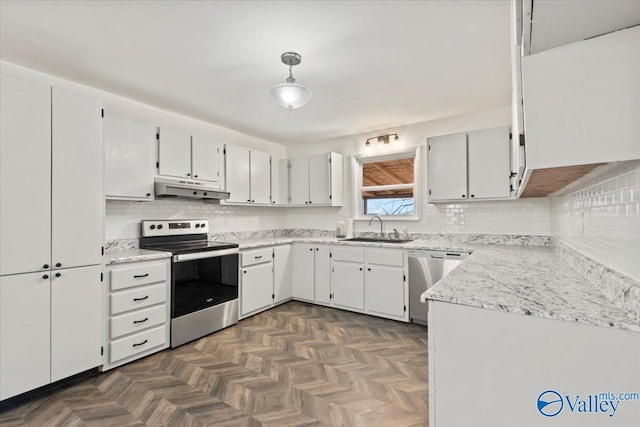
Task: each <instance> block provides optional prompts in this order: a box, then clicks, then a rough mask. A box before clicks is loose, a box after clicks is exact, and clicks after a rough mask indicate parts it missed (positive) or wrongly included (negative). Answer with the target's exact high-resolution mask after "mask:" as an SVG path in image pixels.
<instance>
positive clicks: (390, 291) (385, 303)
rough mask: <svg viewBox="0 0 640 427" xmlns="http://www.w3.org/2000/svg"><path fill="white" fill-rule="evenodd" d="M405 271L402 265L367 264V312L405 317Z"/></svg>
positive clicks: (399, 317)
mask: <svg viewBox="0 0 640 427" xmlns="http://www.w3.org/2000/svg"><path fill="white" fill-rule="evenodd" d="M404 277H405V273H404V268H402V267H389V266H386V265H369V264H368V265H367V271H366V276H365V278H366V291H365V295H366V307H367V312H370V313H372V314H374V315H383V316H385V317H393V318H398V319H403V318H404V317H405V307H406V302H405V281H404Z"/></svg>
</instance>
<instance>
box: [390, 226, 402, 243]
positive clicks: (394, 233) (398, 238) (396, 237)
mask: <svg viewBox="0 0 640 427" xmlns="http://www.w3.org/2000/svg"><path fill="white" fill-rule="evenodd" d="M389 234H391V233H389ZM389 237H390V238H392V239H395V240H400V232H399V231H398V229H397V228H394V229H393V237H391V236H389Z"/></svg>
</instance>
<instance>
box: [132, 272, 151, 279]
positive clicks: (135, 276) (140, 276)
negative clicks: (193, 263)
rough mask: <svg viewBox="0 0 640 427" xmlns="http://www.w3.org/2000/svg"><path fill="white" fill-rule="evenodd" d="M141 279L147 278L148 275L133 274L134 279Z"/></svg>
mask: <svg viewBox="0 0 640 427" xmlns="http://www.w3.org/2000/svg"><path fill="white" fill-rule="evenodd" d="M143 277H149V273H147V274H135V275H134V276H133V278H134V279H142V278H143Z"/></svg>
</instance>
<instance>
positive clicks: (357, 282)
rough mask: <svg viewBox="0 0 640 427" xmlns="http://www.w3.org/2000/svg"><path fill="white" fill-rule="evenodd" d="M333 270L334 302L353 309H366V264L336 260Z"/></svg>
mask: <svg viewBox="0 0 640 427" xmlns="http://www.w3.org/2000/svg"><path fill="white" fill-rule="evenodd" d="M331 272H332V282H333V287H332V290H333V292H332V296H333V304H334V305H335V306H337V307H343V308H346V309H351V310H364V265H363V264H360V263H355V262H341V261H334V262H333V267H332V269H331Z"/></svg>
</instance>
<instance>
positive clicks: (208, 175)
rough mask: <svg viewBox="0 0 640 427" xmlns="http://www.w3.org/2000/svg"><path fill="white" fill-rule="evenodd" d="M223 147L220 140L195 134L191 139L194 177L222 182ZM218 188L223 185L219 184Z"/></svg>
mask: <svg viewBox="0 0 640 427" xmlns="http://www.w3.org/2000/svg"><path fill="white" fill-rule="evenodd" d="M223 148H224V147H223V146H222V144H220V143H218V142H213V141H207V140H206V139H202V138H198V137H195V136H194V137H193V138H192V139H191V169H192V172H193V178H194V179H200V180H203V181H210V182H215V183H220V181H221V180H220V177H221V176H222V175H223V173H222V172H223V171H222V170H221V169H222V168H221V166H222V151H223ZM214 186H215V185H214ZM218 188H222V187H220V186H218Z"/></svg>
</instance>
